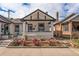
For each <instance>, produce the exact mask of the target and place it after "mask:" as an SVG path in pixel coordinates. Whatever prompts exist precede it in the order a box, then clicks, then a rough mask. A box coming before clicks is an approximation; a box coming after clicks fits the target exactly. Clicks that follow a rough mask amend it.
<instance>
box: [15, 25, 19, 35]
mask: <svg viewBox="0 0 79 59" xmlns="http://www.w3.org/2000/svg"><path fill="white" fill-rule="evenodd" d="M15 32H16V34H17V35H18V34H19V25H15Z"/></svg>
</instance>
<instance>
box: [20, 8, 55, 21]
mask: <svg viewBox="0 0 79 59" xmlns="http://www.w3.org/2000/svg"><path fill="white" fill-rule="evenodd" d="M36 11H40V12H42V13H44V14H45V15H47V16H49V17H51V18H52V19H53V20H54V21H55V20H56V19H55V18H54V17H52V16H50V15H49V14H47V13H45V12H43V11H41V10H40V9H37V10H35V11H33V12H32V13H30V14H28V15H27V16H25V17H23V18H22V19H20V20H21V21H22V20H23V19H24V18H26V17H28V16H30V15H31V14H33V13H35V12H36Z"/></svg>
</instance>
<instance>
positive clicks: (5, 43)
mask: <svg viewBox="0 0 79 59" xmlns="http://www.w3.org/2000/svg"><path fill="white" fill-rule="evenodd" d="M11 42H12V40H0V47H6V46H8V45H9V44H10V43H11Z"/></svg>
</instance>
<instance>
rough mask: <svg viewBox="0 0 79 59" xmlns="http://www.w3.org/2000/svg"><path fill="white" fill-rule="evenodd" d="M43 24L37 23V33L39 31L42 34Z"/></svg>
mask: <svg viewBox="0 0 79 59" xmlns="http://www.w3.org/2000/svg"><path fill="white" fill-rule="evenodd" d="M44 28H45V27H44V23H39V24H38V31H40V32H44Z"/></svg>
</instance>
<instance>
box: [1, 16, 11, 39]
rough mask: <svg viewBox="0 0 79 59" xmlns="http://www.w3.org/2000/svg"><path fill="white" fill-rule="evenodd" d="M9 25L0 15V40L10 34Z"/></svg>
mask: <svg viewBox="0 0 79 59" xmlns="http://www.w3.org/2000/svg"><path fill="white" fill-rule="evenodd" d="M10 23H11V21H9V20H8V19H7V18H6V17H4V16H2V15H0V38H2V37H3V36H5V35H8V34H9V33H10V32H9V24H10Z"/></svg>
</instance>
